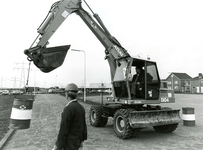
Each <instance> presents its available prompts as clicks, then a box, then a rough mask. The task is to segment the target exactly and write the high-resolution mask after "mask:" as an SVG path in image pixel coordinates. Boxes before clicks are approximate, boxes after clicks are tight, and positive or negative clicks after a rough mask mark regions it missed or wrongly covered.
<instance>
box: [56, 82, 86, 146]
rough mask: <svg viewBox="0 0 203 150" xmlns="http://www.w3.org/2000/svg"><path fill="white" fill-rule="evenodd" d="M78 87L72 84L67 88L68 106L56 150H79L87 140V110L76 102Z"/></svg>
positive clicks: (62, 118) (64, 113) (62, 116)
mask: <svg viewBox="0 0 203 150" xmlns="http://www.w3.org/2000/svg"><path fill="white" fill-rule="evenodd" d="M77 92H78V87H77V86H76V85H75V84H73V83H71V84H68V85H67V86H66V89H65V94H66V99H67V100H68V104H67V105H66V107H65V108H64V110H63V113H62V114H61V124H60V129H59V133H58V138H57V141H56V146H55V147H54V148H53V149H54V150H78V149H80V148H81V147H82V145H83V142H84V140H87V125H86V121H85V109H84V108H83V106H82V105H81V104H79V103H78V101H77V100H76V98H77Z"/></svg>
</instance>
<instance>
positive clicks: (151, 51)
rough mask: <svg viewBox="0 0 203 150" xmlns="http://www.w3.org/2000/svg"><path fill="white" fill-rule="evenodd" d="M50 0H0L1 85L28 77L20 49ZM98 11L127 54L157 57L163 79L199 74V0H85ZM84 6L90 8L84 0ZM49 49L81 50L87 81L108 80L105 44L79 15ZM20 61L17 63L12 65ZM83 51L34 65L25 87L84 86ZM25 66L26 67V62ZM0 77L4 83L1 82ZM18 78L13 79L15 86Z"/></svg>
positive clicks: (202, 25) (202, 47) (202, 16)
mask: <svg viewBox="0 0 203 150" xmlns="http://www.w3.org/2000/svg"><path fill="white" fill-rule="evenodd" d="M54 2H56V1H55V0H34V1H31V0H20V1H15V0H12V1H2V2H1V9H0V11H1V24H0V27H1V54H0V68H1V71H0V87H2V86H4V87H5V86H7V87H13V86H14V81H13V80H14V78H17V79H18V80H20V77H23V76H25V77H24V79H25V80H27V70H25V72H24V73H22V70H21V69H16V68H22V63H28V61H27V58H26V55H24V53H23V51H24V50H25V49H28V48H29V47H30V46H31V44H32V42H33V41H34V39H35V38H36V36H37V35H38V34H37V28H38V27H39V25H40V24H41V22H42V21H43V19H44V18H45V16H46V15H47V13H48V11H49V9H50V7H51V5H52V4H53V3H54ZM86 2H87V3H88V4H89V5H90V7H91V8H92V9H93V11H94V12H95V13H98V14H99V16H100V17H101V18H102V20H103V22H104V24H105V25H106V27H107V29H108V30H109V31H110V33H111V34H112V35H113V36H115V37H116V38H117V39H118V40H119V42H120V43H121V45H122V46H123V47H124V48H125V49H127V50H128V52H129V53H130V54H131V56H135V57H137V56H138V55H139V56H140V57H141V58H144V59H146V58H147V56H150V58H151V60H153V61H156V62H157V65H158V69H159V74H160V77H161V78H162V79H165V78H166V77H167V76H168V75H169V74H170V72H181V73H187V74H188V75H190V76H191V77H195V76H197V75H198V73H202V72H203V67H202V65H203V59H202V57H203V9H202V8H203V1H202V0H170V1H169V0H142V1H141V0H126V1H121V0H86ZM82 5H83V7H84V8H85V10H87V11H88V12H90V11H89V10H88V9H87V7H86V6H85V3H84V2H83V4H82ZM49 43H50V44H49V45H48V47H51V46H60V45H69V44H70V45H71V49H79V50H84V51H85V52H86V61H87V63H86V69H87V74H86V77H87V78H86V81H87V84H89V83H98V82H104V83H107V82H110V72H109V66H108V63H107V61H105V60H104V56H105V55H104V47H103V46H102V44H101V43H100V42H99V41H98V39H97V38H96V37H95V36H94V35H93V33H92V32H91V31H90V30H89V29H88V27H87V26H86V25H85V23H84V22H83V21H82V20H81V19H80V17H79V16H77V15H75V14H72V15H70V16H69V17H68V18H67V19H66V20H65V22H64V23H63V24H62V26H61V27H60V28H59V29H58V30H57V32H56V33H55V34H54V35H53V36H52V38H51V39H50V40H49ZM16 63H20V64H18V65H17V64H16ZM83 66H84V53H81V52H74V51H69V52H68V54H67V56H66V59H65V61H64V64H63V65H62V66H61V67H60V68H58V69H56V70H54V71H52V72H50V73H42V72H41V71H40V70H39V69H37V68H36V67H35V66H34V65H33V64H32V65H31V68H32V70H31V72H30V78H29V86H33V85H34V81H35V85H36V86H40V87H43V86H45V87H50V86H55V85H58V86H65V85H66V84H67V83H70V82H74V83H76V84H78V85H82V84H83V75H84V74H83V72H84V70H83V69H84V68H83ZM24 67H28V65H26V64H25V66H24ZM2 81H3V82H2ZM19 83H20V81H17V82H16V85H15V86H16V87H19Z"/></svg>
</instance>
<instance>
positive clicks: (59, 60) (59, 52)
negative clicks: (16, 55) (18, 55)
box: [24, 45, 70, 73]
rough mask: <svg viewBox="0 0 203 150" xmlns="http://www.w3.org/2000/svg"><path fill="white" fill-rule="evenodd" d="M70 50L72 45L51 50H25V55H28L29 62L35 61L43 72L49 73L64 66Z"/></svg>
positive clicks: (37, 48)
mask: <svg viewBox="0 0 203 150" xmlns="http://www.w3.org/2000/svg"><path fill="white" fill-rule="evenodd" d="M69 49H70V45H65V46H58V47H50V48H41V47H33V48H30V49H27V50H25V51H24V54H25V55H27V56H28V60H29V61H33V62H34V64H35V65H36V66H37V67H38V68H39V69H40V70H41V71H42V72H44V73H48V72H51V71H52V70H54V69H56V68H58V67H60V66H61V65H62V64H63V62H64V59H65V57H66V54H67V51H68V50H69Z"/></svg>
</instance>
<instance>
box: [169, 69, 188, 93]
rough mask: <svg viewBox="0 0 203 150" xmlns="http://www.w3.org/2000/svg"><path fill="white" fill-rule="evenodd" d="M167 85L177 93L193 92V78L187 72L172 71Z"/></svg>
mask: <svg viewBox="0 0 203 150" xmlns="http://www.w3.org/2000/svg"><path fill="white" fill-rule="evenodd" d="M166 81H167V83H168V84H167V86H168V88H169V89H173V90H174V92H175V93H192V89H191V81H192V78H191V77H190V76H189V75H188V74H186V73H174V72H172V73H171V74H170V75H169V76H168V77H167V78H166Z"/></svg>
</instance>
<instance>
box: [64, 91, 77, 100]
mask: <svg viewBox="0 0 203 150" xmlns="http://www.w3.org/2000/svg"><path fill="white" fill-rule="evenodd" d="M66 93H67V96H68V97H70V98H71V99H76V98H77V92H70V91H66Z"/></svg>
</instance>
